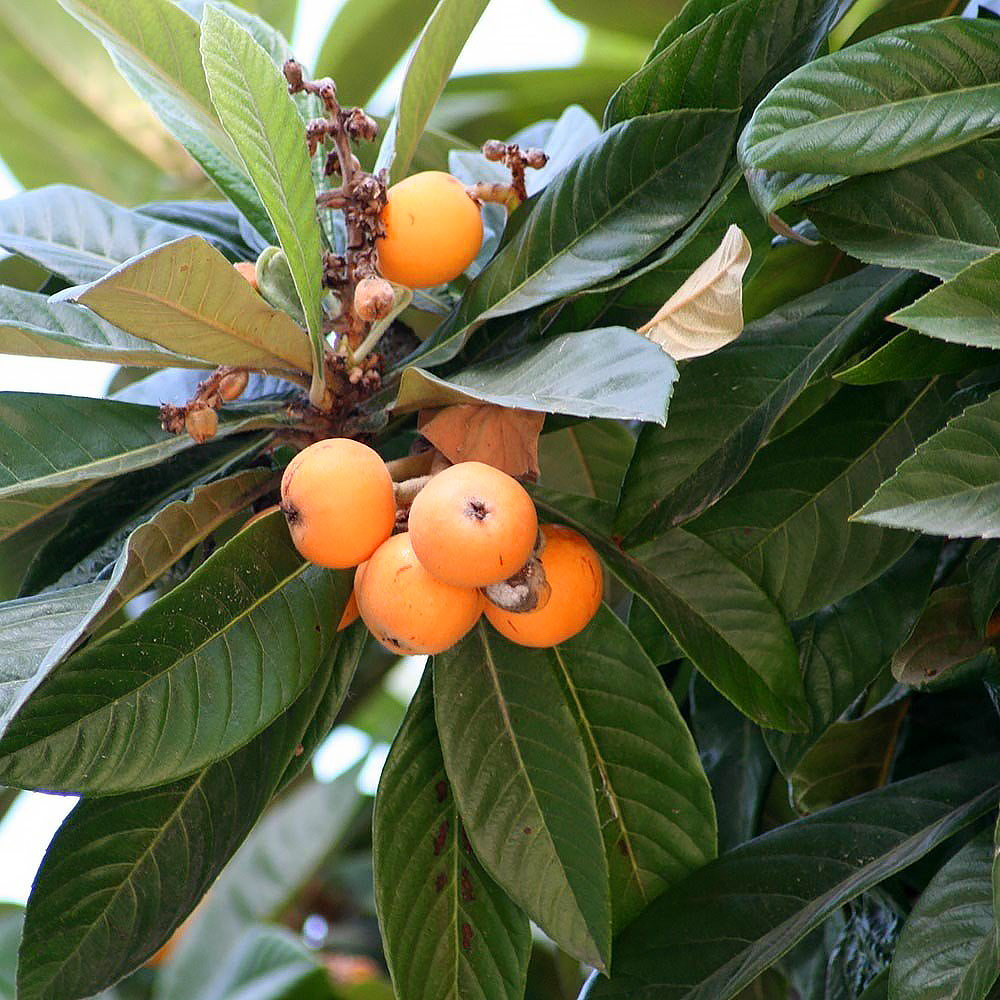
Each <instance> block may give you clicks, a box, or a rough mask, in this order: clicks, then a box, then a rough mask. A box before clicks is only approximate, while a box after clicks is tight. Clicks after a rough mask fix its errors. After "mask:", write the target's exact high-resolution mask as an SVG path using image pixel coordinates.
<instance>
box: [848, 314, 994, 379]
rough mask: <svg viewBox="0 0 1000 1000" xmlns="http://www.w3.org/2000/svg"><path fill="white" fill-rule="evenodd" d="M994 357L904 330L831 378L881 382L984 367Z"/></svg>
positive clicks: (973, 349)
mask: <svg viewBox="0 0 1000 1000" xmlns="http://www.w3.org/2000/svg"><path fill="white" fill-rule="evenodd" d="M897 315H898V314H897ZM996 360H997V355H996V354H994V353H993V352H992V351H990V350H987V349H984V348H980V347H965V346H964V345H962V344H945V343H942V342H941V341H940V340H934V339H932V338H931V337H923V336H921V335H920V334H919V333H915V332H914V331H913V330H904V331H903V332H902V333H900V334H897V335H896V336H895V337H893V338H892V340H890V341H889V342H888V343H887V344H884V345H883V346H882V347H880V348H879V349H878V350H877V351H874V352H873V353H872V354H869V355H868V357H867V358H865V359H864V360H863V361H858V362H856V363H854V364H851V365H849V366H848V367H847V368H841V370H840V371H839V372H835V373H834V378H835V379H837V381H838V382H846V383H847V384H848V385H880V384H881V383H883V382H905V381H907V380H909V379H922V378H929V377H931V376H933V375H948V374H957V373H960V372H961V373H964V372H968V371H972V370H973V369H976V368H985V367H987V366H989V365H992V364H994V363H995V362H996Z"/></svg>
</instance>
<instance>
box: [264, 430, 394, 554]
mask: <svg viewBox="0 0 1000 1000" xmlns="http://www.w3.org/2000/svg"><path fill="white" fill-rule="evenodd" d="M281 509H282V511H284V514H285V519H286V520H287V521H288V529H289V531H290V532H291V535H292V541H293V542H294V543H295V547H296V548H297V549H298V550H299V552H300V553H301V554H302V555H303V556H304V557H305V558H306V559H308V560H309V561H310V562H312V563H316V565H317V566H325V567H327V568H328V569H347V568H348V567H351V566H357V565H358V563H361V562H364V561H365V560H366V559H367V558H368V557H369V556H370V555H371V554H372V553H373V552H374V551H375V550H376V549H377V548H378V547H379V546H380V545H381V544H382V543H383V542H384V541H385V540H386V539H387V538H388V537H389V535H390V534H391V533H392V529H393V525H394V523H395V520H396V501H395V498H394V496H393V488H392V477H391V476H390V475H389V470H388V469H387V468H386V467H385V462H383V461H382V459H381V458H380V457H379V455H378V452H376V451H373V450H372V449H371V448H369V447H368V446H367V445H364V444H362V443H361V442H360V441H354V440H352V439H351V438H328V439H327V440H325V441H317V442H316V443H315V444H311V445H309V447H308V448H306V449H305V450H304V451H300V452H299V454H298V455H296V456H295V458H293V459H292V460H291V462H289V463H288V466H287V468H286V469H285V472H284V475H283V476H282V477H281Z"/></svg>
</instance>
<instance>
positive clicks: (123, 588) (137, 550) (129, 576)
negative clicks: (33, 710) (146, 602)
mask: <svg viewBox="0 0 1000 1000" xmlns="http://www.w3.org/2000/svg"><path fill="white" fill-rule="evenodd" d="M274 481H275V480H274V475H273V473H271V472H270V471H269V470H267V469H247V470H245V471H243V472H238V473H236V474H235V475H233V476H228V477H226V478H224V479H220V480H217V481H216V482H212V483H207V484H205V485H202V486H198V487H196V488H195V490H194V492H193V493H192V494H191V496H190V498H187V499H183V500H175V501H173V503H169V504H167V506H166V507H164V508H163V509H162V510H159V511H157V512H156V514H154V515H153V517H151V518H150V519H149V520H148V521H146V522H145V523H144V524H142V525H140V526H139V527H138V528H136V529H135V530H134V531H133V532H132V533H131V534H130V535H129V537H128V540H127V541H126V542H125V546H124V548H123V549H122V553H121V555H120V556H119V557H118V559H117V560H116V562H115V564H114V567H113V568H112V570H111V572H110V575H109V576H108V577H107V580H106V582H104V581H102V583H101V585H100V588H99V591H98V593H97V595H96V596H95V597H94V600H93V601H92V603H91V604H90V606H89V607H88V608H87V610H86V613H85V614H84V615H83V616H82V617H81V619H80V621H79V622H78V623H77V624H76V625H74V626H73V627H72V628H66V627H64V628H63V630H62V632H61V633H60V636H59V638H58V640H54V641H53V642H52V643H51V644H50V645H51V648H50V649H49V650H48V652H47V654H46V655H45V658H44V659H43V660H42V662H41V664H40V665H39V667H38V673H39V674H40V675H42V676H44V675H46V674H47V673H48V672H49V671H50V670H51V669H52V667H54V666H55V665H56V664H57V663H59V662H61V661H62V660H63V659H65V657H66V656H68V655H69V653H70V652H72V650H73V649H75V648H76V646H78V645H79V644H80V643H81V642H82V641H83V639H84V638H86V637H87V636H88V635H90V634H92V633H93V632H94V631H96V630H97V629H98V628H99V627H100V626H101V625H102V624H104V623H105V622H106V621H108V620H109V619H110V618H111V617H112V616H113V615H115V614H116V613H117V612H118V611H120V610H121V609H122V608H123V607H124V606H125V605H126V604H127V603H128V601H130V600H131V599H132V598H133V597H136V596H137V595H139V594H141V593H143V591H145V590H147V589H148V588H149V586H150V585H151V584H153V583H154V582H155V581H156V580H158V579H159V578H160V577H161V576H162V575H163V573H165V572H166V570H167V569H169V568H170V567H171V566H173V565H174V564H175V563H176V562H177V561H178V560H180V559H182V558H183V557H184V556H185V555H186V554H187V553H188V552H190V551H191V550H192V549H194V547H195V546H196V545H198V544H199V543H200V542H202V541H204V540H205V539H206V538H208V537H209V536H210V535H211V534H212V532H214V531H215V530H216V529H217V528H220V527H221V526H222V525H223V524H225V523H226V522H227V521H228V520H229V519H230V518H231V517H233V516H234V515H235V514H238V513H239V512H240V511H243V510H246V509H247V508H248V507H249V506H250V504H251V503H252V502H253V501H254V500H256V499H258V498H259V497H261V496H262V495H264V494H265V493H266V492H268V491H269V490H271V489H273V488H274Z"/></svg>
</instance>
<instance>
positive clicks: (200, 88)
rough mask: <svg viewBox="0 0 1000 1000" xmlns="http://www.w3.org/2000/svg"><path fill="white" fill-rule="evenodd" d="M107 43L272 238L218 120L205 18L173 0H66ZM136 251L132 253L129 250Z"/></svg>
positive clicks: (125, 72) (135, 83)
mask: <svg viewBox="0 0 1000 1000" xmlns="http://www.w3.org/2000/svg"><path fill="white" fill-rule="evenodd" d="M59 2H60V3H62V5H63V6H64V7H65V8H66V9H67V10H68V11H69V12H70V13H71V14H72V15H73V16H74V17H76V18H77V19H78V20H80V21H81V22H82V23H83V24H85V25H86V26H87V27H88V28H89V29H90V30H91V31H92V32H94V34H95V35H97V37H98V38H100V39H101V41H102V42H104V44H105V45H106V46H107V48H108V51H109V52H110V53H111V56H112V58H113V59H114V61H115V65H116V66H117V67H118V69H119V71H120V72H121V74H122V76H124V77H125V79H126V80H128V82H129V83H130V84H131V86H132V87H133V89H134V90H135V91H136V93H137V94H138V95H139V96H140V97H141V98H142V99H143V100H145V101H146V102H147V103H148V104H149V105H150V106H151V107H152V108H153V110H154V111H155V112H156V114H157V115H158V116H159V118H160V120H161V121H162V122H163V124H164V125H165V126H166V127H167V129H168V130H169V131H170V132H171V133H172V134H173V135H174V136H176V138H177V139H178V140H179V141H180V142H181V143H182V144H183V145H184V147H185V148H186V149H187V151H188V152H189V153H190V154H191V155H192V156H193V157H194V158H195V159H196V160H197V161H198V163H199V164H200V165H201V167H202V168H203V169H204V171H205V173H206V174H207V175H208V176H209V178H211V180H212V181H213V182H214V183H215V184H216V185H218V187H219V189H220V190H221V191H222V193H223V194H224V195H225V196H226V197H227V198H229V199H230V200H231V201H232V202H233V204H235V205H236V206H237V207H238V208H239V209H240V211H242V212H243V214H244V215H246V217H247V218H248V219H249V220H250V222H251V224H252V225H253V226H255V227H256V228H257V230H258V231H259V232H261V233H262V234H264V236H265V237H267V238H268V239H270V238H271V228H270V222H269V221H268V217H267V214H266V213H265V211H264V208H263V206H262V205H261V202H260V198H259V197H258V196H257V192H256V191H255V190H254V188H253V185H252V184H251V182H250V178H249V177H248V176H247V173H246V170H245V169H244V165H243V163H242V161H241V159H240V156H239V154H238V153H237V152H236V150H235V149H234V148H233V144H232V142H231V141H230V139H229V137H228V136H227V135H226V132H225V131H224V130H223V128H222V125H221V124H220V123H219V119H218V116H217V115H216V112H215V108H214V107H213V106H212V98H211V94H210V93H209V89H208V84H207V82H206V80H205V71H204V70H203V69H202V64H201V56H200V53H199V49H198V42H199V34H200V33H199V29H198V22H197V21H195V20H194V18H192V17H191V16H190V15H189V14H187V13H186V12H185V11H183V10H182V9H181V8H180V7H179V6H178V5H177V4H175V3H172V2H171V0H135V2H130V3H129V5H128V7H122V6H121V4H120V3H118V2H117V0H59ZM129 256H133V255H132V254H130V255H129Z"/></svg>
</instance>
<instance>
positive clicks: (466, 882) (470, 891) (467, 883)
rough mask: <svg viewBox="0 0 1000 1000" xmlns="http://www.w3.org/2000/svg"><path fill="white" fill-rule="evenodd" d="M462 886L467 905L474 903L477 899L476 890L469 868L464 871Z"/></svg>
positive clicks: (463, 897)
mask: <svg viewBox="0 0 1000 1000" xmlns="http://www.w3.org/2000/svg"><path fill="white" fill-rule="evenodd" d="M460 885H461V889H462V899H464V900H465V901H466V902H467V903H472V902H474V901H475V898H476V890H475V889H474V888H473V887H472V878H471V876H470V875H469V869H468V868H463V869H462V878H461V882H460Z"/></svg>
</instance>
